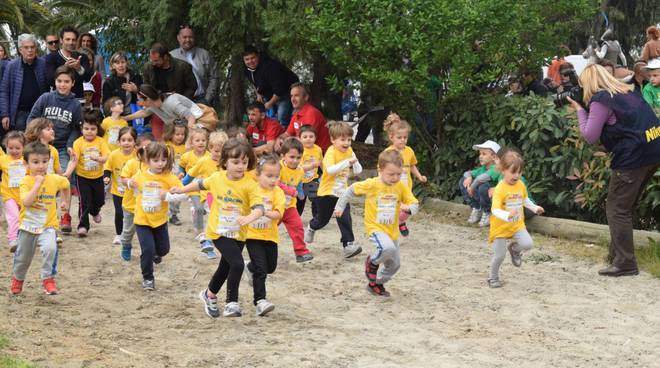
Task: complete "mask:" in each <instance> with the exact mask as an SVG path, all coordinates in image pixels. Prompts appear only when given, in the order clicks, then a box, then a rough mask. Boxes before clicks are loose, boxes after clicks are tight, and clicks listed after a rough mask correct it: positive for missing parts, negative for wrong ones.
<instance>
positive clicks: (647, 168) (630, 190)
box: [569, 65, 660, 276]
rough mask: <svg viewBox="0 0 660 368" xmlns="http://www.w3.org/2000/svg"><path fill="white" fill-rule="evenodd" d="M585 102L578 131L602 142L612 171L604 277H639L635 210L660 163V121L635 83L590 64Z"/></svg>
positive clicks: (583, 80)
mask: <svg viewBox="0 0 660 368" xmlns="http://www.w3.org/2000/svg"><path fill="white" fill-rule="evenodd" d="M580 85H582V87H583V88H584V97H583V100H584V103H585V104H586V105H585V106H586V107H588V109H589V110H588V111H587V110H585V108H584V107H583V106H581V105H580V104H578V103H576V102H575V101H573V100H569V101H570V102H571V105H572V106H573V108H574V109H575V110H576V111H577V116H578V121H579V124H580V133H581V134H582V136H583V137H584V139H585V141H587V143H589V144H598V142H599V141H600V143H602V144H603V145H604V146H605V149H606V150H607V151H608V152H612V163H611V168H612V175H611V176H610V182H609V187H608V192H607V202H606V214H607V223H608V225H609V227H610V236H611V240H610V245H609V254H610V260H611V261H612V264H611V265H610V266H609V267H607V268H604V269H602V270H600V271H598V273H599V274H600V275H602V276H628V275H637V274H638V273H639V271H638V269H637V261H636V259H635V249H634V243H633V221H632V217H633V209H634V208H635V202H637V199H638V198H639V195H640V194H641V193H642V191H643V190H644V187H645V185H646V183H647V182H648V181H649V179H650V178H651V177H652V176H653V174H654V173H655V172H656V170H657V169H658V167H660V137H658V135H657V134H654V133H653V132H658V131H660V121H659V120H658V117H656V116H655V113H654V112H653V110H652V109H651V107H650V106H649V105H648V104H647V103H646V102H644V100H643V99H642V96H641V95H639V94H637V93H630V92H632V91H633V86H631V85H629V84H625V83H622V82H620V81H619V80H617V79H616V78H614V77H613V76H612V75H611V74H610V73H609V72H608V71H606V70H605V68H603V67H602V66H600V65H588V66H587V67H586V68H585V69H584V71H582V74H581V75H580Z"/></svg>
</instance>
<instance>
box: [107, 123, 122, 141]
mask: <svg viewBox="0 0 660 368" xmlns="http://www.w3.org/2000/svg"><path fill="white" fill-rule="evenodd" d="M120 129H121V128H119V127H112V128H110V130H108V144H111V145H113V146H116V145H118V144H119V130H120Z"/></svg>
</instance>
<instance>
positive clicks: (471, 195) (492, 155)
mask: <svg viewBox="0 0 660 368" xmlns="http://www.w3.org/2000/svg"><path fill="white" fill-rule="evenodd" d="M472 149H473V150H476V151H479V165H480V166H479V167H476V168H474V169H472V170H468V171H466V172H465V173H463V176H462V177H461V179H460V180H459V181H458V189H460V191H461V193H462V194H463V200H464V201H465V203H467V204H469V205H470V207H471V208H472V212H471V213H470V217H468V223H470V224H476V223H477V222H478V223H479V226H480V227H486V226H488V225H489V224H490V207H491V199H490V196H489V195H488V190H489V189H490V188H491V187H494V186H495V183H493V182H492V180H491V177H492V176H494V175H496V171H497V167H496V165H495V161H496V160H497V153H498V152H499V150H500V145H499V144H497V143H496V142H493V141H491V140H487V141H485V142H484V143H481V144H476V145H474V146H472Z"/></svg>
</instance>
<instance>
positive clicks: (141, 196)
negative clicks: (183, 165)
mask: <svg viewBox="0 0 660 368" xmlns="http://www.w3.org/2000/svg"><path fill="white" fill-rule="evenodd" d="M133 180H135V183H136V184H137V189H135V219H134V220H133V222H134V223H135V224H136V225H143V226H149V227H151V228H156V227H158V226H160V225H162V224H164V223H166V222H167V210H168V209H169V204H168V203H167V202H165V201H164V200H162V199H161V191H162V190H165V191H168V190H170V188H173V187H180V186H181V180H179V178H177V177H176V175H174V174H172V173H167V174H152V173H151V172H150V171H149V170H142V171H140V172H139V173H138V174H137V175H135V176H134V177H133Z"/></svg>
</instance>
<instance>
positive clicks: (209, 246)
mask: <svg viewBox="0 0 660 368" xmlns="http://www.w3.org/2000/svg"><path fill="white" fill-rule="evenodd" d="M199 244H200V246H201V247H202V252H204V253H208V252H214V253H215V247H214V246H213V242H212V241H210V240H208V239H205V240H202V241H201V242H199Z"/></svg>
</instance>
